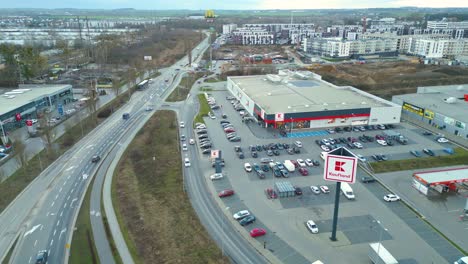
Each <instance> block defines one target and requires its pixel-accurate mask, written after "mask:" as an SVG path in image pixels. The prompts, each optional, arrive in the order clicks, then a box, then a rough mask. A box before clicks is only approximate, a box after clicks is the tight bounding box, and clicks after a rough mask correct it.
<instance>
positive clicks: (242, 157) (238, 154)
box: [237, 152, 245, 159]
mask: <svg viewBox="0 0 468 264" xmlns="http://www.w3.org/2000/svg"><path fill="white" fill-rule="evenodd" d="M237 156H238V157H239V159H244V158H245V156H244V152H237Z"/></svg>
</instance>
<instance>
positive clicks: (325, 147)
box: [320, 145, 330, 152]
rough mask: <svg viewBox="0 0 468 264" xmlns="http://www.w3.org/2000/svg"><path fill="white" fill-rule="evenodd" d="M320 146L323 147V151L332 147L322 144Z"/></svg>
mask: <svg viewBox="0 0 468 264" xmlns="http://www.w3.org/2000/svg"><path fill="white" fill-rule="evenodd" d="M320 148H321V149H323V151H327V152H328V151H330V148H329V147H328V146H327V145H320Z"/></svg>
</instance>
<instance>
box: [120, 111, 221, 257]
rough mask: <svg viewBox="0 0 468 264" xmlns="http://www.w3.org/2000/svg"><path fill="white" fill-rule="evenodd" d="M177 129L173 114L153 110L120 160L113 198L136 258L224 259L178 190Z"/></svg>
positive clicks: (179, 170)
mask: <svg viewBox="0 0 468 264" xmlns="http://www.w3.org/2000/svg"><path fill="white" fill-rule="evenodd" d="M177 133H178V126H177V120H176V116H175V114H174V113H173V112H171V111H158V112H156V114H155V115H154V116H153V117H152V118H151V119H150V120H149V121H148V123H147V124H146V126H145V127H144V128H143V129H142V130H141V131H140V132H139V133H138V135H137V137H136V138H135V139H134V140H133V142H132V143H131V144H130V147H129V148H128V149H127V151H126V153H125V154H124V156H123V157H122V160H121V161H120V163H119V166H118V169H117V172H118V173H117V175H116V176H115V178H114V182H115V183H114V186H113V188H114V191H113V193H114V195H113V199H114V204H115V205H116V209H117V210H116V211H117V216H118V218H119V222H120V224H121V226H122V225H123V231H124V233H125V231H127V232H126V233H127V234H126V239H127V243H128V244H129V246H130V250H131V251H132V254H133V256H134V257H136V262H137V263H228V260H227V259H225V258H223V257H222V255H221V251H220V250H219V248H218V247H217V246H216V244H215V243H214V242H213V241H212V240H211V238H210V237H209V235H208V234H207V233H206V230H205V229H204V228H203V226H202V225H201V223H200V221H199V219H198V218H197V216H196V214H195V212H194V211H193V208H192V207H191V204H190V201H189V199H188V197H187V195H186V194H185V193H184V192H183V190H182V167H181V166H182V164H181V160H180V153H179V142H178V140H177ZM153 157H154V158H155V160H153Z"/></svg>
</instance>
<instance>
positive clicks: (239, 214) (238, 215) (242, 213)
mask: <svg viewBox="0 0 468 264" xmlns="http://www.w3.org/2000/svg"><path fill="white" fill-rule="evenodd" d="M248 215H250V212H249V211H248V210H242V211H239V212H237V213H235V214H234V215H233V216H232V217H234V219H236V220H241V219H242V218H244V217H246V216H248Z"/></svg>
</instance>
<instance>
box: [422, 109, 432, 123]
mask: <svg viewBox="0 0 468 264" xmlns="http://www.w3.org/2000/svg"><path fill="white" fill-rule="evenodd" d="M424 117H425V118H427V119H431V120H432V119H434V112H432V111H431V110H427V109H425V110H424Z"/></svg>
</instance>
